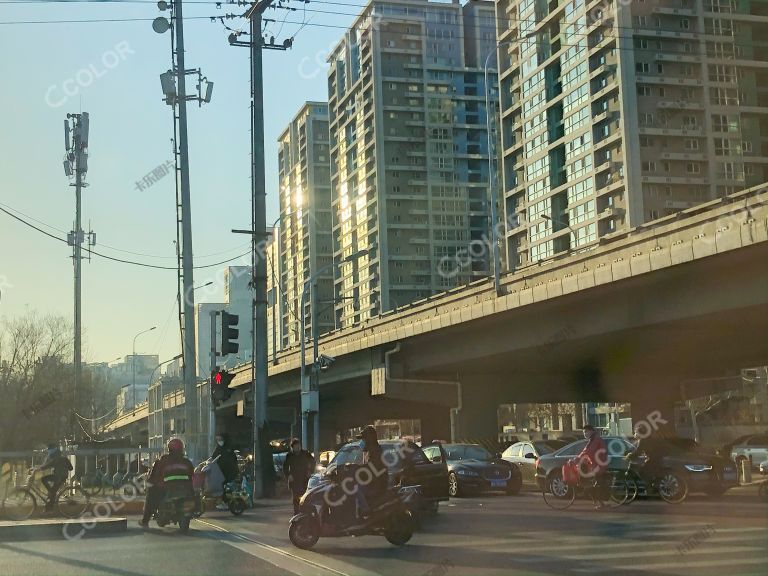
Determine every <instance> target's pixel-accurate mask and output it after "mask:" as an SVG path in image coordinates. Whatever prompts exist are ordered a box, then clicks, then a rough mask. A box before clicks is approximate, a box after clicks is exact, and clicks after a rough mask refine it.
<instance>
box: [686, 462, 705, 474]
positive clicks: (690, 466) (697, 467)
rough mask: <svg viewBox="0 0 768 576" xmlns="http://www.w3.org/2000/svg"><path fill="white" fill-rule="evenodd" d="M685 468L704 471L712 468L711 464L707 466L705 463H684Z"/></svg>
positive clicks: (690, 470)
mask: <svg viewBox="0 0 768 576" xmlns="http://www.w3.org/2000/svg"><path fill="white" fill-rule="evenodd" d="M685 469H686V470H688V471H689V472H706V471H707V470H712V466H707V465H706V464H686V465H685Z"/></svg>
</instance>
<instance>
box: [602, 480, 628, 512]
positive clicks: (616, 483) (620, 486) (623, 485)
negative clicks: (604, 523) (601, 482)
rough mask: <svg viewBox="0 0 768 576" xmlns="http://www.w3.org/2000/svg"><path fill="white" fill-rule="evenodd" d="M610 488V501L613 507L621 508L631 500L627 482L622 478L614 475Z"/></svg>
mask: <svg viewBox="0 0 768 576" xmlns="http://www.w3.org/2000/svg"><path fill="white" fill-rule="evenodd" d="M607 488H608V501H609V502H610V505H611V506H621V505H623V504H625V503H626V502H627V500H628V499H629V487H628V486H627V481H626V479H625V478H623V477H622V476H617V475H614V476H612V477H611V484H610V486H608V487H607Z"/></svg>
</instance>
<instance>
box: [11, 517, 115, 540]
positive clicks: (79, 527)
mask: <svg viewBox="0 0 768 576" xmlns="http://www.w3.org/2000/svg"><path fill="white" fill-rule="evenodd" d="M127 529H128V522H127V520H126V518H124V517H123V518H88V519H85V518H82V519H78V520H69V519H66V518H36V519H30V520H24V521H21V522H14V521H6V520H0V541H2V542H9V541H12V540H15V541H19V540H22V541H29V540H63V539H67V538H69V539H78V540H79V539H80V538H82V537H87V536H104V535H112V534H120V533H123V532H125V531H126V530H127Z"/></svg>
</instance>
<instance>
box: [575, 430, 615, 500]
mask: <svg viewBox="0 0 768 576" xmlns="http://www.w3.org/2000/svg"><path fill="white" fill-rule="evenodd" d="M584 438H586V439H587V445H586V446H584V449H583V450H582V451H581V452H580V453H579V455H578V456H576V458H575V460H576V463H577V464H578V465H579V473H580V474H581V475H582V477H584V478H585V479H586V480H587V481H588V482H589V483H590V485H591V486H590V490H589V492H590V495H591V496H592V502H593V503H594V504H595V508H596V509H600V508H602V507H603V502H602V499H601V498H600V486H601V483H602V480H603V476H604V475H605V471H606V470H607V469H608V448H607V447H606V445H605V442H604V441H603V439H602V437H601V436H600V434H598V432H597V430H595V428H594V426H592V425H591V424H587V425H586V426H584Z"/></svg>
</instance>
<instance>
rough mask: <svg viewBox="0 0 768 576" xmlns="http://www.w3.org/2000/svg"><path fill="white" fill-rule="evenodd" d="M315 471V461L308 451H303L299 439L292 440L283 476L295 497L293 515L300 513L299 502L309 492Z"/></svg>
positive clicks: (284, 464)
mask: <svg viewBox="0 0 768 576" xmlns="http://www.w3.org/2000/svg"><path fill="white" fill-rule="evenodd" d="M314 470H315V459H314V458H313V457H312V454H310V453H309V452H308V451H306V450H304V449H302V447H301V441H300V440H299V439H298V438H294V439H293V440H291V451H290V452H289V453H288V455H287V456H286V457H285V462H284V463H283V474H284V475H285V477H286V479H287V480H288V488H290V490H291V494H292V495H293V513H294V514H298V513H299V500H300V499H301V496H302V495H303V494H304V492H306V491H307V484H308V483H309V477H310V476H311V475H312V472H314Z"/></svg>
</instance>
